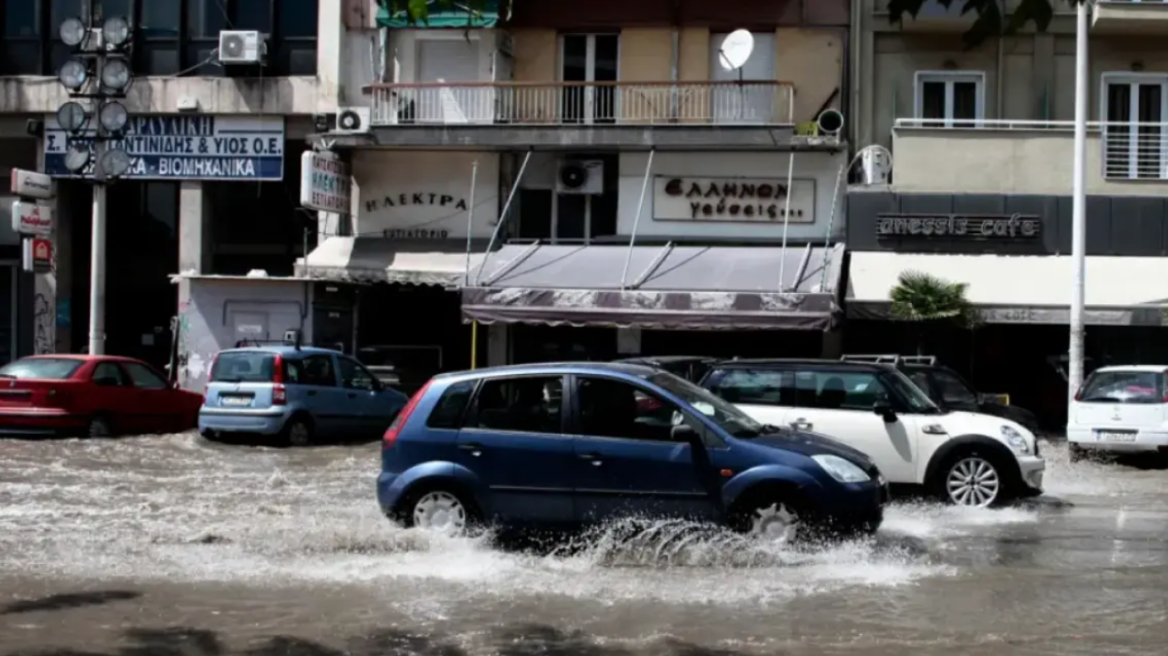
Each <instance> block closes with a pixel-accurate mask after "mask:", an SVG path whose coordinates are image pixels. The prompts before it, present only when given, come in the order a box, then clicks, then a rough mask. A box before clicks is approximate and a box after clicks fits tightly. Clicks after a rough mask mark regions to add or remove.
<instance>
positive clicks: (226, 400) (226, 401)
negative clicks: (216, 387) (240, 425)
mask: <svg viewBox="0 0 1168 656" xmlns="http://www.w3.org/2000/svg"><path fill="white" fill-rule="evenodd" d="M219 404H220V405H229V406H232V407H236V408H239V407H246V406H249V405H251V399H250V398H248V397H246V396H221V397H219Z"/></svg>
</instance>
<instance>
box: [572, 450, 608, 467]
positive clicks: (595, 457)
mask: <svg viewBox="0 0 1168 656" xmlns="http://www.w3.org/2000/svg"><path fill="white" fill-rule="evenodd" d="M576 457H577V458H579V459H581V460H587V461H589V462H591V463H592V466H593V467H599V466H601V465H603V464H604V461H603V460H601V459H600V454H599V453H579V454H576Z"/></svg>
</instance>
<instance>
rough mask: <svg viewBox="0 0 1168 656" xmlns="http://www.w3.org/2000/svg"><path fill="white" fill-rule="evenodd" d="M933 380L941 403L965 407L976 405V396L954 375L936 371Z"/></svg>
mask: <svg viewBox="0 0 1168 656" xmlns="http://www.w3.org/2000/svg"><path fill="white" fill-rule="evenodd" d="M933 380H934V381H935V382H936V383H937V391H938V392H939V393H940V397H941V401H943V402H945V403H950V404H954V405H966V406H968V405H974V406H976V405H977V404H978V401H977V394H976V393H975V392H974V391H973V390H972V389H970V388H969V385H966V384H965V381H963V380H961V379H960V378H958V377H957V376H956V375H954V374H951V373H949V372H948V371H940V370H938V371H934V372H933Z"/></svg>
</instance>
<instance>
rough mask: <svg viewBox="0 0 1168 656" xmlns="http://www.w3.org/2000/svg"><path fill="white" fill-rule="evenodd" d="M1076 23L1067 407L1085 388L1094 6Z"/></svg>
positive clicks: (1082, 7)
mask: <svg viewBox="0 0 1168 656" xmlns="http://www.w3.org/2000/svg"><path fill="white" fill-rule="evenodd" d="M1076 10H1077V11H1078V14H1077V15H1076V21H1075V147H1074V151H1075V154H1074V166H1073V173H1072V175H1073V176H1074V179H1073V182H1072V185H1071V188H1072V190H1073V194H1072V196H1071V312H1070V314H1071V316H1070V324H1071V344H1070V348H1069V349H1068V353H1067V356H1068V357H1067V359H1068V360H1069V362H1068V363H1067V364H1068V367H1067V369H1068V371H1067V388H1068V389H1067V407H1068V408H1069V407H1071V401H1072V400H1073V399H1074V396H1075V394H1076V393H1077V392H1078V391H1079V388H1080V387H1082V385H1083V358H1084V356H1085V353H1084V342H1085V340H1086V326H1085V325H1084V319H1083V314H1084V309H1085V305H1086V290H1087V286H1086V273H1087V90H1088V84H1089V81H1088V76H1087V66H1088V63H1087V60H1088V57H1087V29H1088V26H1089V23H1088V20H1087V19H1088V16H1089V12H1090V7H1088V6H1087V0H1078V7H1076Z"/></svg>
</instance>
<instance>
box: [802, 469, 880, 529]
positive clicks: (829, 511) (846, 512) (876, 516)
mask: <svg viewBox="0 0 1168 656" xmlns="http://www.w3.org/2000/svg"><path fill="white" fill-rule="evenodd" d="M890 499H891V495H890V494H889V491H888V482H887V481H880V482H877V481H873V482H870V483H842V484H838V486H837V489H835V490H831V491H828V492H827V493H826V494H825V495H824V496H822V497H821V498H820V499H818V500H817V503H818V506H819V508H818V512H819V514H820V519H821V520H822V522H823V523H824V524H825V525H826V526H827V527H829V528H830V529H831V530H833V531H838V532H841V533H874V532H876V529H878V528H880V524H881V523H883V522H884V506H886V505H887V504H888V502H889V500H890Z"/></svg>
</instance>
